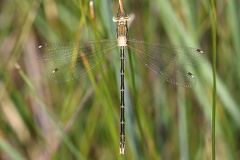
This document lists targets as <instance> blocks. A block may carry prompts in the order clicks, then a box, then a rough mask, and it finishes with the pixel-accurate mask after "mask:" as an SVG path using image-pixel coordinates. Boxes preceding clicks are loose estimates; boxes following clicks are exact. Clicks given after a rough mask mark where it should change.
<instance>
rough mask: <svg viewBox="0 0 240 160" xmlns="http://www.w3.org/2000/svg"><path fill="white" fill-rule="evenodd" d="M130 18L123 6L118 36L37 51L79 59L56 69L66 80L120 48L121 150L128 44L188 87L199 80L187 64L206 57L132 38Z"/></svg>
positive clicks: (165, 74) (162, 72)
mask: <svg viewBox="0 0 240 160" xmlns="http://www.w3.org/2000/svg"><path fill="white" fill-rule="evenodd" d="M129 20H130V17H129V16H128V15H127V14H125V12H121V11H120V10H119V12H118V13H117V15H116V16H114V17H113V21H114V22H117V23H118V27H117V40H101V41H93V42H91V41H90V42H75V43H63V44H46V45H40V46H39V48H38V52H37V57H39V58H41V59H43V60H53V61H57V60H59V61H61V60H75V63H73V62H72V61H71V62H70V63H67V64H66V65H63V66H61V67H59V68H56V69H54V70H53V78H54V81H55V82H65V81H70V80H73V79H77V78H79V77H80V76H82V75H85V74H86V73H87V72H89V71H91V70H92V69H93V68H94V67H96V66H97V65H98V64H99V63H100V62H101V61H102V60H103V59H104V57H106V54H108V53H109V52H110V51H112V50H113V49H116V48H119V49H120V64H121V69H120V71H121V72H120V77H121V81H120V82H121V84H120V154H124V149H125V118H124V109H125V102H124V51H125V50H126V49H127V48H128V49H129V50H131V53H133V54H136V55H137V56H138V57H139V58H140V60H141V61H142V62H143V64H144V65H145V66H146V67H148V68H149V69H150V70H151V71H153V72H154V73H155V74H156V75H158V76H160V77H161V78H163V79H165V80H166V81H168V82H171V83H173V84H176V85H179V86H182V87H186V88H191V87H194V85H195V83H196V81H195V78H194V75H193V74H192V73H191V72H187V71H185V69H184V67H183V65H194V64H199V63H201V62H203V61H205V56H204V54H203V51H202V50H201V49H197V48H189V47H180V46H169V45H155V44H150V43H145V42H143V41H138V40H129V39H128V26H127V23H128V21H129Z"/></svg>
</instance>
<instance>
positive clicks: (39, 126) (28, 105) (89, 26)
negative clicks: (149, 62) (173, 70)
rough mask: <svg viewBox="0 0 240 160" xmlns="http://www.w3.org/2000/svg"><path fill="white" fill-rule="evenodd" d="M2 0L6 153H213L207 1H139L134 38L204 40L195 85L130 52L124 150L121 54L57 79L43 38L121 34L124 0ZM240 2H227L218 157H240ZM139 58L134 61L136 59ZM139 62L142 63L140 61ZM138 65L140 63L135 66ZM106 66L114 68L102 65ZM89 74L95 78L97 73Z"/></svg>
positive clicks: (221, 26)
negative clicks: (41, 49)
mask: <svg viewBox="0 0 240 160" xmlns="http://www.w3.org/2000/svg"><path fill="white" fill-rule="evenodd" d="M93 2H94V15H95V17H94V19H93V18H92V17H91V14H90V9H89V1H88V0H72V1H64V0H58V1H54V0H42V1H40V0H35V1H34V0H21V1H18V0H2V1H0V126H1V127H0V159H4V160H8V159H14V160H15V159H16V160H17V159H19V160H22V159H34V160H42V159H44V160H45V159H104V160H105V159H109V160H112V159H164V160H166V159H169V160H172V159H182V160H188V159H190V160H193V159H195V160H203V159H211V152H212V151H211V112H212V111H211V109H212V68H211V61H212V39H211V17H210V4H209V1H207V0H202V1H197V0H169V1H166V0H156V1H147V0H142V1H138V0H129V1H126V0H125V1H123V2H124V5H125V9H126V12H127V13H131V14H134V15H135V19H134V21H133V22H132V24H131V27H130V29H129V37H130V38H134V39H139V40H144V41H147V42H154V43H163V42H164V43H169V44H175V45H182V46H189V47H196V48H198V47H199V48H202V49H203V50H204V52H205V54H206V56H207V57H208V61H207V62H206V63H204V64H202V65H199V66H194V67H192V68H190V69H191V72H193V73H194V74H195V76H196V77H197V85H196V87H194V88H192V89H185V88H182V87H177V86H175V85H172V84H170V83H167V82H165V81H164V80H163V79H160V78H159V77H157V76H156V75H154V74H153V73H151V72H150V71H149V70H148V69H147V68H146V67H144V65H143V64H141V63H140V62H139V63H138V61H137V59H136V57H135V56H134V55H133V56H130V57H129V56H126V58H127V60H126V61H127V62H126V63H127V64H126V85H127V86H126V90H127V91H126V95H125V99H126V117H125V119H126V151H125V155H119V104H120V102H119V101H120V100H119V99H120V98H119V97H120V95H119V88H120V87H119V86H120V85H119V83H120V81H119V70H120V65H119V53H118V52H117V51H114V52H113V53H110V54H109V57H108V58H107V59H106V61H105V62H104V63H102V64H101V65H100V66H99V68H96V70H95V71H93V73H92V74H91V75H90V76H87V75H86V77H83V78H81V79H79V80H77V81H73V82H70V83H60V84H56V83H54V82H53V81H51V78H50V74H51V71H52V69H54V68H55V67H57V66H56V64H54V63H52V62H43V61H41V60H39V59H37V58H36V57H35V52H36V48H37V46H38V45H40V44H43V43H56V42H68V41H80V40H85V41H88V40H99V39H115V38H116V33H115V30H116V24H115V23H114V22H113V21H112V16H114V15H115V14H116V13H117V9H118V1H117V0H102V1H96V0H95V1H93ZM239 7H240V1H238V0H228V1H226V0H222V1H217V8H216V10H217V20H218V28H217V36H218V40H217V50H218V52H217V56H218V57H217V58H218V59H217V99H216V104H217V110H216V158H218V159H224V160H225V159H227V160H231V159H240V143H239V142H240V134H239V133H240V118H239V116H240V108H239V104H240V94H239V91H240V83H239V81H240V63H239V61H240V30H239V28H240V11H239ZM132 62H133V63H132ZM131 65H132V66H131ZM131 67H132V68H133V69H131ZM102 68H104V69H102ZM88 77H89V78H88Z"/></svg>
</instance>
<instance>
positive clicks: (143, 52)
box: [128, 40, 206, 88]
mask: <svg viewBox="0 0 240 160" xmlns="http://www.w3.org/2000/svg"><path fill="white" fill-rule="evenodd" d="M128 42H129V45H128V47H129V49H131V51H132V52H135V53H136V54H137V56H138V57H139V58H140V59H141V61H142V62H143V63H144V64H145V66H146V67H148V68H149V69H150V70H151V71H153V72H154V73H155V74H157V75H158V76H160V77H161V78H164V79H165V80H166V81H168V82H170V83H173V84H176V85H179V86H183V87H186V88H191V87H194V86H195V84H196V80H195V77H194V75H193V74H192V73H191V72H187V71H185V69H184V67H183V65H195V64H200V63H203V62H205V61H206V58H205V55H204V54H203V51H202V50H200V49H197V48H190V47H181V46H167V45H166V46H165V45H154V44H149V43H145V42H143V41H137V40H129V41H128Z"/></svg>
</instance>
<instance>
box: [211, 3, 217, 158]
mask: <svg viewBox="0 0 240 160" xmlns="http://www.w3.org/2000/svg"><path fill="white" fill-rule="evenodd" d="M210 3H211V18H212V19H211V21H212V43H213V66H212V70H213V91H212V96H213V97H212V98H213V103H212V160H215V115H216V91H217V84H216V61H217V19H216V7H215V4H216V3H215V0H210Z"/></svg>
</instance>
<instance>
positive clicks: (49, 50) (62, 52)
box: [36, 40, 117, 83]
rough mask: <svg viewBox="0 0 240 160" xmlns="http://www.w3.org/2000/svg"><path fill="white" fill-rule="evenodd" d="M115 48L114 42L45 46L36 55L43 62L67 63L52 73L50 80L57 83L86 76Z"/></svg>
mask: <svg viewBox="0 0 240 160" xmlns="http://www.w3.org/2000/svg"><path fill="white" fill-rule="evenodd" d="M116 47H117V42H116V40H114V41H112V40H101V41H93V42H74V43H57V44H45V45H41V46H39V48H38V51H37V53H36V54H37V57H38V58H40V59H43V60H52V61H64V60H66V61H67V63H66V64H65V65H63V66H61V67H59V68H55V69H54V70H53V72H52V73H53V75H52V79H53V80H54V81H55V82H57V83H59V82H66V81H71V80H74V79H77V78H79V77H80V76H82V75H84V74H86V73H87V72H89V71H90V70H92V69H93V68H94V67H96V66H97V65H98V64H99V63H100V62H101V61H102V60H103V59H104V57H105V56H106V54H108V53H109V52H110V51H111V50H113V49H114V48H116Z"/></svg>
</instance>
